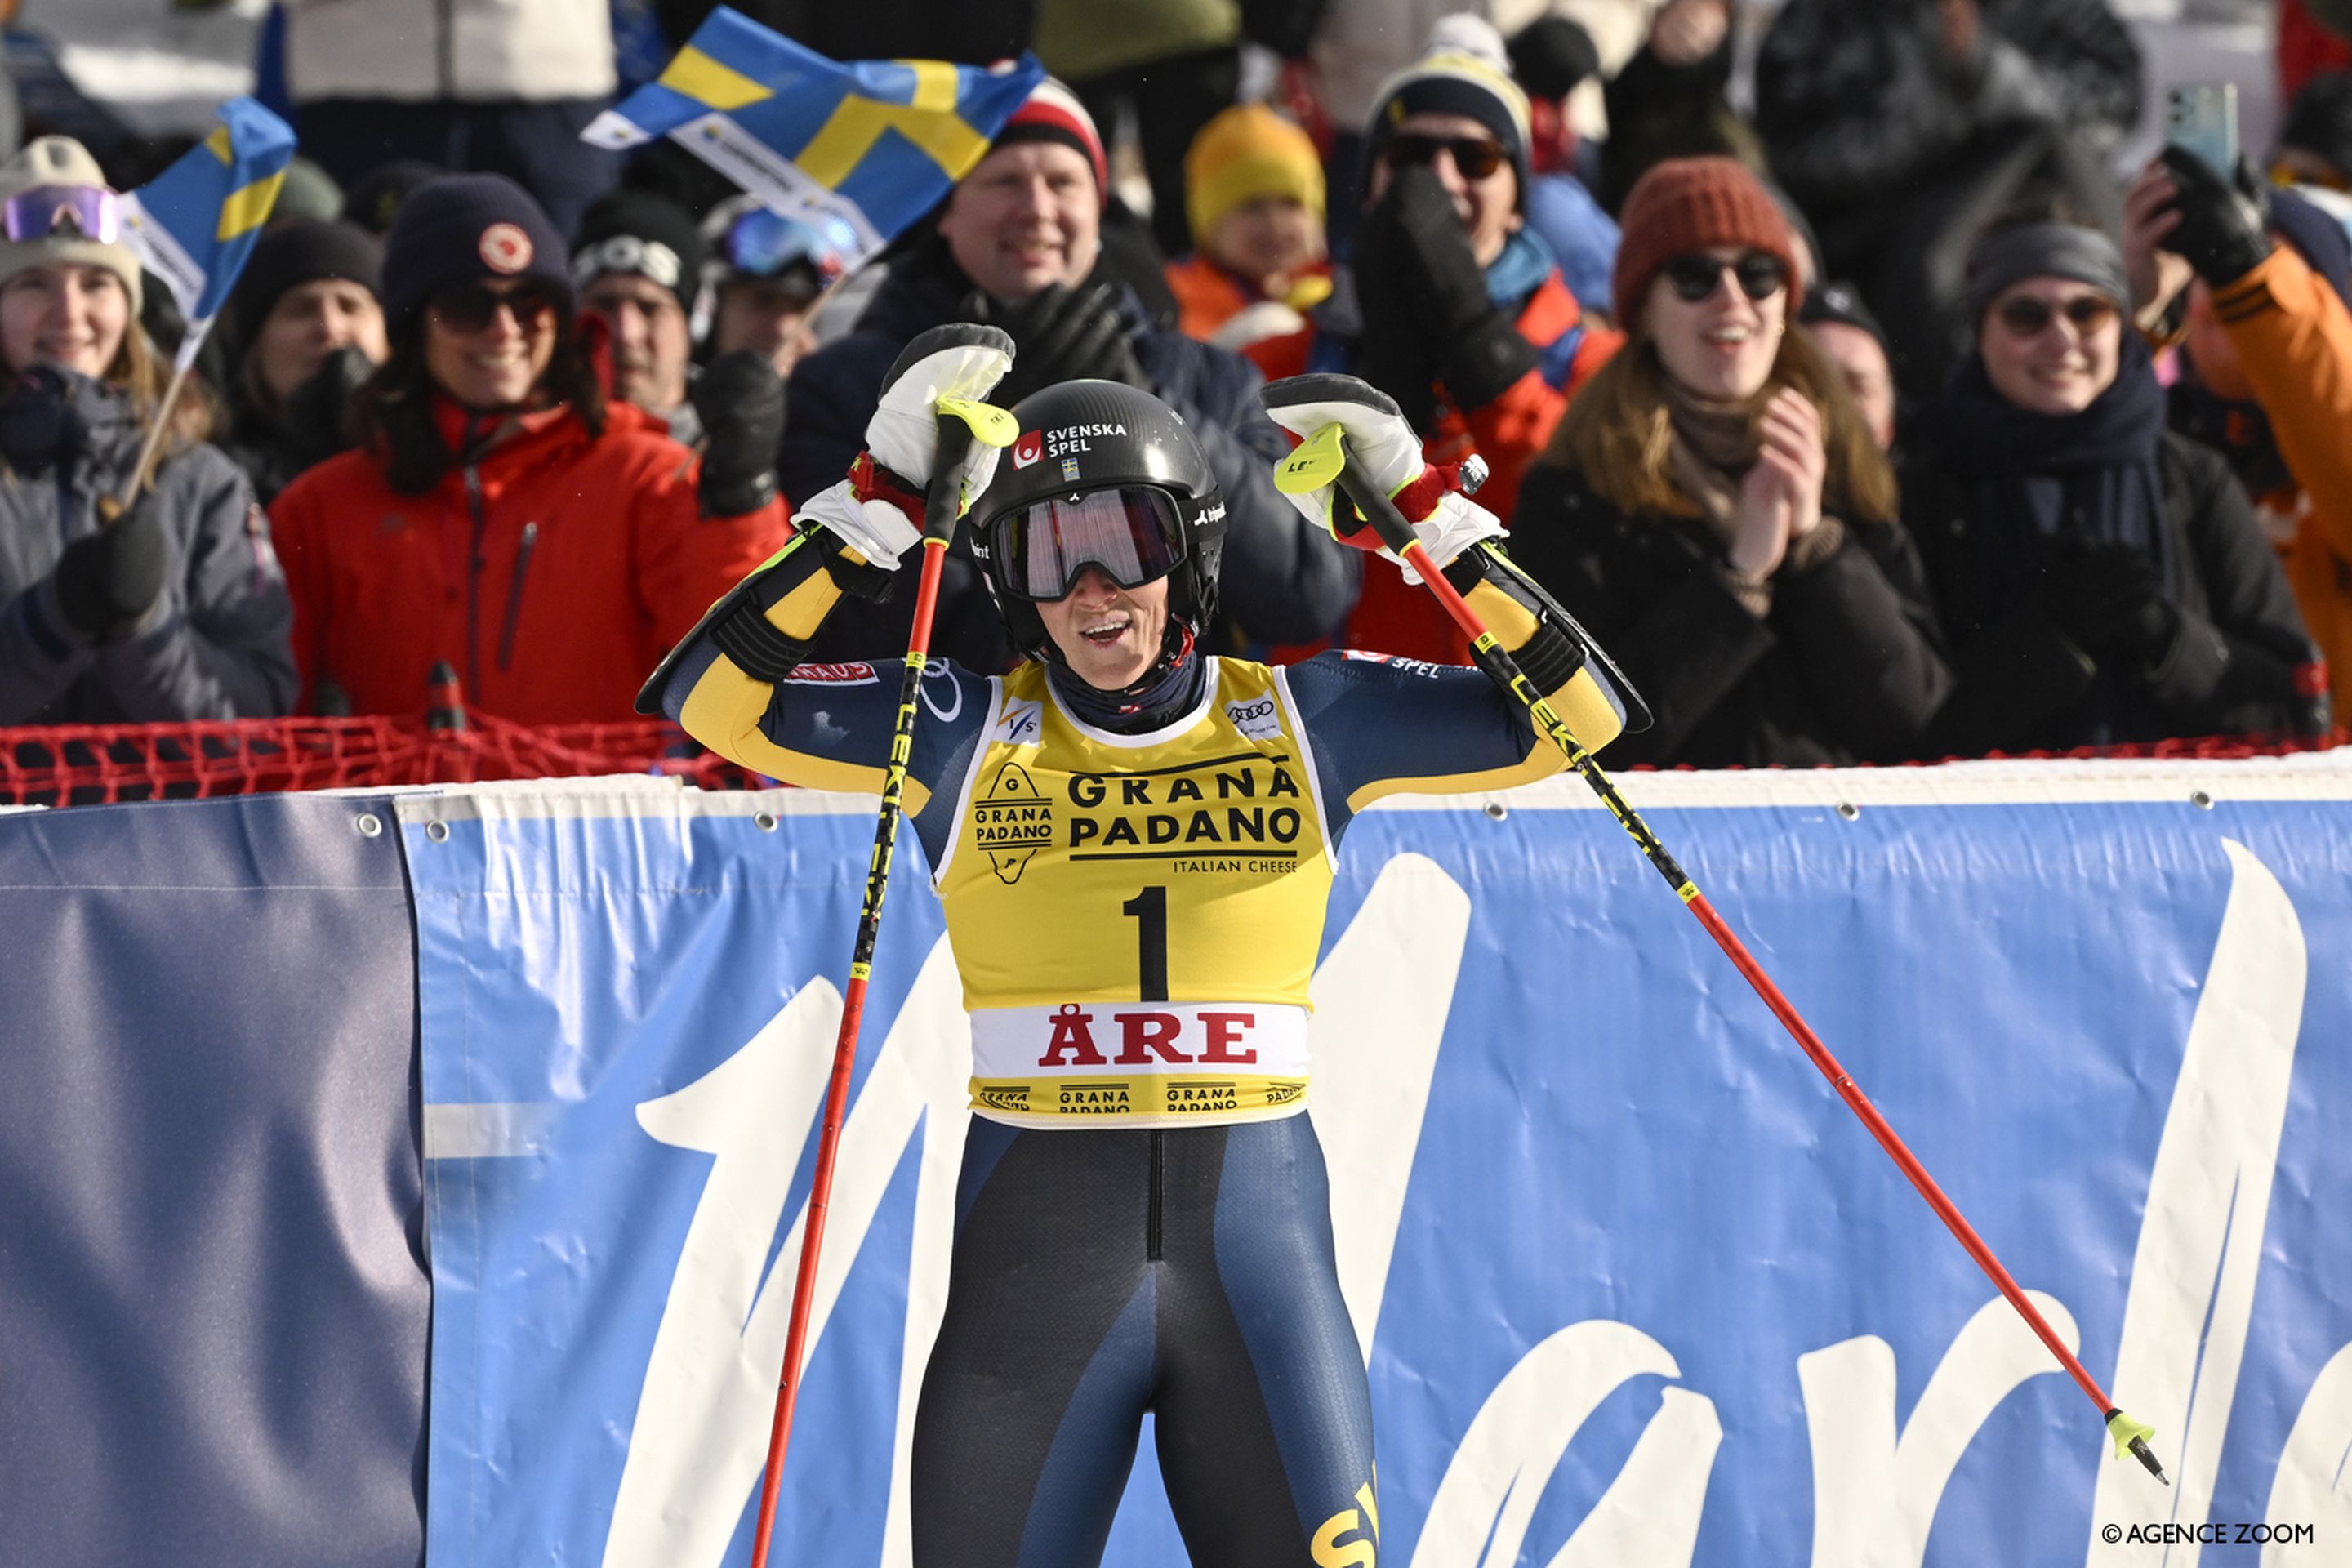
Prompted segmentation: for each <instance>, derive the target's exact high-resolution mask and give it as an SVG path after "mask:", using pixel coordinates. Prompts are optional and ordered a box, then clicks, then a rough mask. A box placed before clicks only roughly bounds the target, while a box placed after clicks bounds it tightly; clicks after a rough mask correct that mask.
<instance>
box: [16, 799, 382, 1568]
mask: <svg viewBox="0 0 2352 1568" xmlns="http://www.w3.org/2000/svg"><path fill="white" fill-rule="evenodd" d="M0 931H5V933H6V937H7V941H6V952H7V954H8V962H7V963H5V964H0V1018H5V1020H6V1043H5V1048H0V1560H5V1562H7V1563H26V1564H33V1563H38V1564H41V1565H43V1568H85V1565H87V1568H99V1565H101V1564H102V1565H106V1568H116V1565H120V1564H129V1563H171V1564H173V1568H314V1565H316V1564H318V1563H337V1564H343V1565H349V1568H413V1565H414V1564H415V1563H416V1562H417V1561H418V1558H419V1555H420V1553H421V1552H423V1550H424V1544H425V1517H424V1516H425V1498H424V1492H423V1486H422V1482H423V1475H422V1468H423V1467H422V1460H423V1457H424V1452H425V1345H426V1340H425V1336H426V1328H427V1313H428V1308H429V1301H428V1281H427V1277H426V1273H425V1258H424V1192H423V1182H422V1175H421V1171H420V1166H419V1156H418V1144H417V1136H418V1135H417V1126H416V1114H415V1099H414V1096H415V1079H414V1077H413V1069H414V1068H415V1030H416V1008H415V950H414V947H413V945H412V942H411V941H410V934H409V933H410V902H409V897H408V889H407V884H406V879H405V878H404V874H403V870H402V866H401V852H400V846H399V840H398V837H397V835H396V834H395V833H394V830H393V816H392V812H391V808H390V806H389V805H388V804H387V803H386V802H385V801H384V800H383V799H382V798H380V797H378V798H367V797H346V798H341V799H331V798H327V797H324V796H292V795H265V796H257V797H255V798H252V799H247V800H214V801H190V802H177V803H173V804H171V805H121V806H89V807H78V808H76V809H73V810H70V811H35V812H22V813H9V814H6V815H5V816H0Z"/></svg>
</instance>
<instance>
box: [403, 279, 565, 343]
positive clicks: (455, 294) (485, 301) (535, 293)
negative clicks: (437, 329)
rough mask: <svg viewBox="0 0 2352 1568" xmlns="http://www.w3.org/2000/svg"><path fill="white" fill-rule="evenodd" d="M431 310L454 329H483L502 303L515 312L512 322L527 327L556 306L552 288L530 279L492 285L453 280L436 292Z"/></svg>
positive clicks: (438, 318) (443, 323) (456, 330)
mask: <svg viewBox="0 0 2352 1568" xmlns="http://www.w3.org/2000/svg"><path fill="white" fill-rule="evenodd" d="M431 303H432V306H433V314H434V316H435V317H436V319H437V320H438V321H440V322H441V324H442V325H443V326H445V327H446V328H448V329H449V330H450V331H453V332H478V331H485V330H486V329H488V326H489V324H490V319H491V318H492V317H494V316H496V315H497V314H498V312H499V306H501V305H503V306H505V307H507V308H508V309H509V310H512V311H513V312H514V319H515V325H517V326H519V327H528V326H530V324H531V323H532V322H533V321H537V320H539V318H540V317H541V316H542V315H544V314H546V313H547V312H548V311H550V310H553V309H555V306H556V294H555V290H554V289H551V288H549V287H548V286H547V285H546V284H544V283H541V282H538V281H535V280H532V279H525V280H524V281H522V282H520V283H514V284H510V285H508V286H507V287H505V288H495V287H493V286H491V285H490V284H488V283H481V282H473V283H452V284H450V285H449V286H448V287H447V288H446V289H440V290H438V291H437V292H436V293H435V294H434V296H433V299H432V301H431Z"/></svg>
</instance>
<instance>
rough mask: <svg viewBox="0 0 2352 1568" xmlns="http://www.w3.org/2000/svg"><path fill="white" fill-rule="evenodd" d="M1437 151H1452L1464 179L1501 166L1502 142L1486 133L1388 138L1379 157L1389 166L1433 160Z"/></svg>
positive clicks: (1478, 175)
mask: <svg viewBox="0 0 2352 1568" xmlns="http://www.w3.org/2000/svg"><path fill="white" fill-rule="evenodd" d="M1439 153H1452V154H1454V167H1455V168H1456V169H1459V170H1460V171H1461V172H1462V177H1463V178H1464V179H1465V180H1483V179H1485V178H1486V176H1487V175H1489V174H1493V173H1494V172H1495V171H1496V170H1497V169H1499V168H1501V167H1502V166H1503V144H1502V143H1501V142H1496V141H1495V140H1494V139H1493V138H1492V137H1487V136H1419V135H1413V134H1410V133H1407V134H1401V135H1396V136H1391V137H1390V138H1389V141H1388V145H1387V147H1386V148H1384V149H1383V150H1382V152H1381V157H1382V158H1384V159H1386V160H1387V161H1388V165H1389V167H1390V168H1391V169H1402V168H1403V167H1404V166H1405V165H1406V164H1408V163H1435V162H1436V161H1437V155H1438V154H1439Z"/></svg>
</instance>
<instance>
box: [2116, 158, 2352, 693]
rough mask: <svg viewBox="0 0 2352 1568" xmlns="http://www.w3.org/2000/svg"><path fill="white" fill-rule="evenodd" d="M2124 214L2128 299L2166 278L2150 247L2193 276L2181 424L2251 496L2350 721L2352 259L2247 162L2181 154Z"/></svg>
mask: <svg viewBox="0 0 2352 1568" xmlns="http://www.w3.org/2000/svg"><path fill="white" fill-rule="evenodd" d="M2126 215H2127V217H2128V218H2129V220H2130V228H2129V237H2130V240H2131V242H2132V244H2131V254H2132V258H2133V260H2134V261H2135V262H2136V263H2138V265H2136V266H2135V268H2134V271H2135V273H2136V274H2137V275H2138V276H2136V277H2135V279H2134V285H2135V293H2137V292H2140V291H2141V290H2142V289H2145V288H2147V287H2149V286H2150V284H2151V281H2152V280H2154V279H2158V278H2159V277H2160V276H2161V258H2158V257H2155V256H2150V255H2149V254H2148V252H2149V250H2150V248H2151V247H2161V248H2162V250H2163V251H2166V252H2169V253H2170V254H2172V255H2174V256H2178V257H2179V258H2182V259H2183V260H2185V261H2186V262H2187V263H2188V266H2189V268H2190V269H2191V270H2192V271H2193V272H2194V274H2195V281H2194V282H2192V283H2190V284H2189V289H2188V295H2187V311H2186V326H2187V332H2188V335H2187V339H2186V342H2184V344H2183V345H2182V375H2181V378H2180V381H2179V384H2177V385H2176V386H2175V387H2174V388H2173V392H2172V399H2171V422H2172V425H2173V426H2174V428H2176V429H2181V430H2184V431H2185V432H2186V433H2187V434H2189V435H2191V436H2194V437H2197V438H2198V439H2200V440H2202V441H2205V442H2207V443H2209V444H2210V445H2212V446H2214V447H2218V448H2220V449H2221V453H2222V455H2223V456H2225V457H2227V458H2229V459H2230V461H2231V467H2232V468H2234V469H2235V470H2236V472H2237V474H2238V478H2239V479H2240V481H2241V482H2242V484H2243V485H2244V486H2245V488H2246V490H2247V491H2248V493H2249V494H2250V495H2251V496H2252V498H2253V500H2254V506H2255V515H2256V516H2257V517H2259V518H2260V519H2261V520H2262V521H2263V525H2264V527H2265V529H2266V530H2267V531H2269V533H2270V537H2271V542H2272V544H2273V545H2274V546H2276V547H2277V549H2278V552H2279V560H2280V563H2281V564H2282V565H2283V566H2284V568H2285V570H2286V577H2287V583H2288V584H2289V586H2291V587H2292V588H2293V589H2294V600H2295V606H2296V608H2298V609H2300V610H2301V611H2302V612H2303V619H2304V623H2305V626H2308V627H2309V628H2310V630H2311V635H2312V638H2313V640H2314V641H2315V642H2317V643H2318V644H2319V647H2320V652H2321V654H2322V656H2323V657H2324V658H2325V659H2326V667H2327V673H2328V676H2329V677H2330V678H2331V679H2332V682H2333V687H2334V693H2335V695H2334V715H2335V721H2336V723H2337V724H2339V725H2341V724H2345V723H2347V721H2352V441H2347V433H2352V310H2347V308H2346V305H2345V300H2344V292H2343V291H2344V289H2345V288H2346V287H2347V279H2352V255H2347V249H2346V244H2345V239H2344V236H2343V231H2342V230H2341V229H2340V228H2338V227H2336V222H2335V220H2334V219H2333V218H2330V217H2328V216H2326V214H2325V213H2322V212H2320V211H2319V210H2318V209H2316V208H2315V207H2313V206H2311V205H2309V204H2307V203H2305V202H2303V201H2302V200H2301V199H2300V198H2299V197H2297V196H2295V195H2294V194H2293V193H2292V192H2286V191H2276V192H2274V191H2272V190H2270V189H2269V188H2268V187H2267V186H2266V185H2264V184H2263V182H2262V181H2261V180H2259V179H2258V178H2256V177H2255V175H2254V174H2253V172H2252V169H2251V168H2244V169H2242V170H2241V171H2240V172H2239V174H2238V176H2237V178H2236V179H2235V180H2231V181H2225V180H2223V179H2222V178H2221V176H2220V175H2219V174H2215V173H2214V172H2213V171H2211V170H2210V169H2208V168H2207V167H2206V166H2205V165H2204V164H2203V163H2201V162H2200V161H2199V160H2197V159H2196V158H2194V157H2192V156H2190V155H2189V154H2188V153H2184V152H2182V151H2181V150H2180V149H2179V148H2177V147H2168V148H2167V149H2165V152H2164V154H2163V156H2162V157H2161V158H2159V159H2158V161H2157V162H2156V163H2151V164H2149V165H2148V166H2147V169H2146V170H2145V171H2144V172H2143V173H2142V174H2140V177H2139V178H2138V180H2137V181H2136V182H2135V183H2134V184H2133V186H2132V189H2131V192H2130V195H2128V196H2127V197H2126ZM2277 236H2284V237H2285V238H2286V240H2287V243H2286V244H2284V245H2281V244H2278V243H2276V242H2275V238H2274V237H2277ZM2176 265H2177V264H2176ZM2323 268H2325V270H2323ZM2328 272H2333V273H2335V274H2336V278H2335V279H2330V278H2329V277H2328V276H2327V273H2328ZM2175 313H2176V314H2178V312H2177V311H2176V312H2175ZM2310 679H2312V680H2313V681H2314V682H2316V680H2317V679H2318V676H2317V674H2316V672H2314V673H2313V675H2312V676H2311V678H2310Z"/></svg>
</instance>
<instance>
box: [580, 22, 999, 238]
mask: <svg viewBox="0 0 2352 1568" xmlns="http://www.w3.org/2000/svg"><path fill="white" fill-rule="evenodd" d="M1044 77H1045V68H1043V67H1041V66H1040V65H1038V64H1037V62H1036V61H1035V60H1034V58H1031V57H1029V56H1027V55H1024V56H1023V57H1022V58H1021V60H1020V63H1019V64H1017V65H1015V66H1013V67H1011V68H1007V69H1004V70H1001V71H991V70H982V69H981V68H978V67H976V66H957V65H950V64H948V63H947V62H945V61H943V60H867V61H862V62H858V63H856V64H852V65H842V64H840V63H838V62H836V61H834V60H830V59H827V58H825V57H824V56H823V55H820V54H817V53H816V52H814V50H811V49H807V48H803V47H802V46H800V45H799V44H796V43H793V41H792V40H791V39H790V38H786V37H782V36H781V35H779V34H777V33H773V32H771V31H770V30H768V29H767V28H765V27H763V26H760V25H759V24H758V23H757V22H754V21H752V20H751V19H750V18H749V17H746V16H742V15H740V14H739V13H737V12H735V11H731V10H730V9H728V8H727V7H726V6H724V5H721V6H720V7H719V8H718V9H717V10H715V11H713V12H712V13H711V14H710V17H709V20H708V21H706V22H704V23H703V24H702V26H699V27H697V28H696V29H695V30H694V37H692V38H690V39H688V41H687V46H686V47H684V48H683V49H680V50H679V51H678V52H677V58H675V59H673V60H671V61H670V63H669V68H667V70H665V71H663V72H662V74H661V76H660V78H659V79H657V80H655V81H651V82H648V83H646V85H645V86H644V87H641V88H639V89H637V90H636V91H635V92H633V93H631V94H630V95H629V96H628V97H627V98H626V99H624V100H622V101H621V102H620V103H619V104H618V105H617V106H615V107H614V108H612V109H610V110H606V111H605V112H604V113H603V114H602V115H599V116H598V117H597V119H596V121H595V122H594V123H593V124H592V125H590V126H589V127H588V129H587V130H585V131H583V132H581V140H582V141H583V142H591V143H593V145H595V146H599V147H610V148H615V149H618V148H627V147H635V146H641V145H643V144H644V143H646V142H650V141H652V140H653V139H654V138H656V137H657V136H667V137H669V138H670V139H671V140H672V141H674V142H677V143H678V144H679V145H681V146H683V147H685V148H686V149H687V150H688V152H690V153H694V154H695V155H696V156H697V157H698V158H700V159H702V160H703V162H705V163H709V164H710V165H711V166H712V167H713V168H715V169H717V170H719V173H721V174H725V175H726V176H727V177H728V178H730V179H731V180H733V181H734V182H735V183H736V184H739V185H740V186H742V187H743V188H744V189H745V190H746V191H749V192H750V193H751V195H755V196H757V197H758V198H759V199H760V200H761V202H762V203H764V204H765V205H768V206H770V207H772V208H773V209H774V210H775V211H777V212H779V213H782V214H783V215H785V216H830V217H835V218H839V219H840V220H842V221H843V222H845V223H846V224H847V225H848V226H849V228H850V231H851V232H852V233H853V234H855V235H856V238H857V256H856V258H855V259H861V260H862V259H863V258H865V257H866V256H870V255H871V254H873V253H874V252H875V251H877V250H878V249H880V248H881V247H883V246H884V245H885V244H887V242H888V241H889V239H890V238H891V237H892V236H894V235H896V234H898V232H899V231H900V230H901V229H903V228H905V227H906V226H908V224H911V223H913V222H914V221H915V220H916V219H917V218H919V217H920V216H922V215H923V214H924V213H926V212H928V211H929V210H930V208H931V207H932V206H933V205H935V204H936V203H937V202H938V201H939V199H940V197H941V196H942V195H946V194H947V191H948V187H950V185H952V184H955V182H956V181H958V180H960V179H961V178H962V177H963V176H964V174H966V173H968V172H969V171H970V170H971V166H972V165H973V164H974V163H979V162H980V160H981V156H982V154H983V153H986V152H987V151H988V144H989V142H990V140H991V138H992V137H994V136H995V134H996V132H998V131H999V130H1001V129H1002V128H1003V124H1004V121H1006V119H1007V118H1009V117H1010V116H1011V115H1012V113H1013V110H1016V109H1018V108H1020V107H1021V105H1022V103H1023V101H1024V100H1026V99H1027V98H1028V96H1029V91H1030V89H1032V88H1034V87H1035V86H1036V85H1037V83H1038V82H1039V81H1040V80H1042V79H1044Z"/></svg>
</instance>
